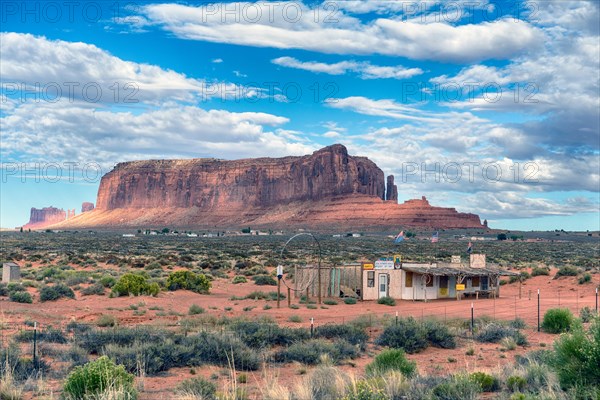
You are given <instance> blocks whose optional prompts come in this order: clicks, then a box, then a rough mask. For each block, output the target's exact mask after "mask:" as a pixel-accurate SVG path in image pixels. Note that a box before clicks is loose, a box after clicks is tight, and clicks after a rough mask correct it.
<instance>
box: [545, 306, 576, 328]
mask: <svg viewBox="0 0 600 400" xmlns="http://www.w3.org/2000/svg"><path fill="white" fill-rule="evenodd" d="M572 324H573V314H571V311H570V310H569V309H568V308H552V309H550V310H548V311H546V314H544V320H543V321H542V328H543V329H544V331H546V332H548V333H563V332H567V331H568V330H569V329H571V325H572Z"/></svg>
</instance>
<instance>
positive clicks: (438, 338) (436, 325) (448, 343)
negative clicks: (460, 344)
mask: <svg viewBox="0 0 600 400" xmlns="http://www.w3.org/2000/svg"><path fill="white" fill-rule="evenodd" d="M423 327H424V328H425V330H426V331H427V340H428V341H429V343H431V345H432V346H435V347H440V348H442V349H454V348H456V338H455V337H454V335H453V334H452V332H450V329H448V327H447V326H446V325H444V324H442V323H440V322H438V321H436V320H432V319H429V320H426V321H425V322H424V323H423Z"/></svg>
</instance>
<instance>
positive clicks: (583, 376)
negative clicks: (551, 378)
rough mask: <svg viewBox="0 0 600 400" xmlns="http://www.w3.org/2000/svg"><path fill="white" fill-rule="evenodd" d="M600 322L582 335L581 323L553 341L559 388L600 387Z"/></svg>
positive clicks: (599, 320)
mask: <svg viewBox="0 0 600 400" xmlns="http://www.w3.org/2000/svg"><path fill="white" fill-rule="evenodd" d="M599 365H600V319H595V320H594V322H593V323H592V325H591V326H590V328H589V331H588V332H585V330H584V328H583V327H582V326H581V324H575V326H574V327H573V330H572V331H571V332H570V333H568V334H566V335H561V336H560V337H559V338H558V340H556V342H554V357H553V360H552V366H553V368H554V369H555V370H556V371H557V373H558V378H559V380H560V384H561V386H562V387H564V388H567V387H575V386H595V387H600V368H598V366H599Z"/></svg>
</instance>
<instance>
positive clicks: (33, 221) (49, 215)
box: [23, 206, 67, 229]
mask: <svg viewBox="0 0 600 400" xmlns="http://www.w3.org/2000/svg"><path fill="white" fill-rule="evenodd" d="M66 218H67V213H66V212H65V210H63V209H61V208H56V207H52V206H50V207H44V208H42V209H38V208H34V207H32V208H31V213H30V216H29V222H28V223H27V224H26V225H24V226H23V229H42V228H45V227H47V226H50V225H53V224H56V223H58V222H62V221H64V220H65V219H66Z"/></svg>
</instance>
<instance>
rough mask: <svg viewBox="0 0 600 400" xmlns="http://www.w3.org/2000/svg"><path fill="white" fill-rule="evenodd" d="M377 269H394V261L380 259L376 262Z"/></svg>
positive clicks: (391, 259)
mask: <svg viewBox="0 0 600 400" xmlns="http://www.w3.org/2000/svg"><path fill="white" fill-rule="evenodd" d="M375 269H394V259H393V258H380V259H379V260H377V261H375Z"/></svg>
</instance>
